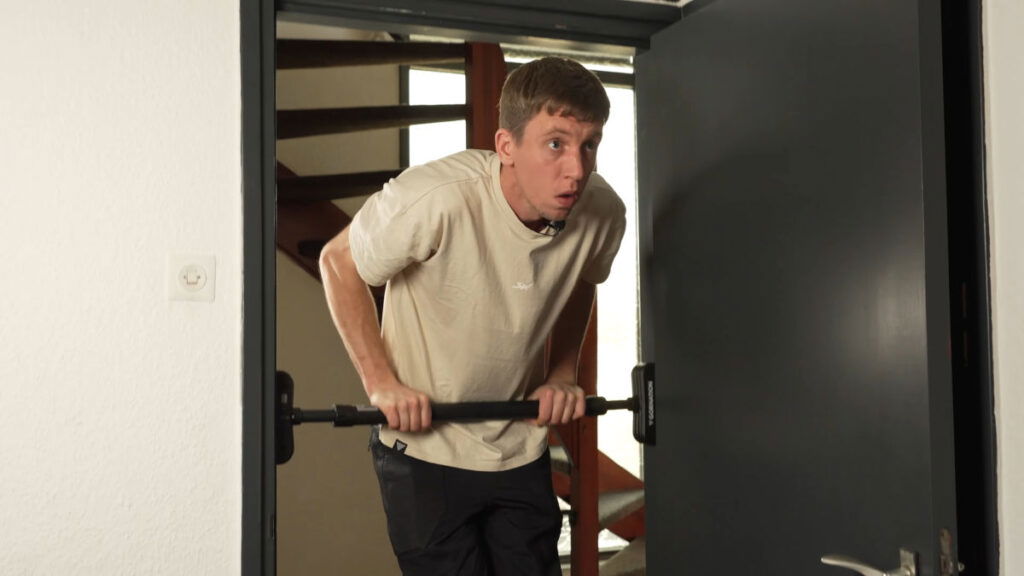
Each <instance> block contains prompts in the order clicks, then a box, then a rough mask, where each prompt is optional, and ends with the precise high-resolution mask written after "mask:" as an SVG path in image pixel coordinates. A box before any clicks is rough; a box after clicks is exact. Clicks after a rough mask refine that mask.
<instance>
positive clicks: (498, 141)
mask: <svg viewBox="0 0 1024 576" xmlns="http://www.w3.org/2000/svg"><path fill="white" fill-rule="evenodd" d="M515 147H516V141H515V138H514V137H513V136H512V133H511V132H509V131H508V130H506V129H504V128H499V129H498V131H497V132H495V133H494V150H495V151H496V152H497V153H498V159H500V160H501V163H502V164H504V165H505V166H513V165H514V164H515V161H514V158H513V156H512V153H513V152H514V151H515Z"/></svg>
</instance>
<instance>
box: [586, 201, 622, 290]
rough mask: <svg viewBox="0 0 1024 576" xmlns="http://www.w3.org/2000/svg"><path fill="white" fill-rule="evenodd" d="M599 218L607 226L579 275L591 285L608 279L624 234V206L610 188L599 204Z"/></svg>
mask: <svg viewBox="0 0 1024 576" xmlns="http://www.w3.org/2000/svg"><path fill="white" fill-rule="evenodd" d="M600 217H601V219H602V220H603V221H604V222H606V223H607V224H606V226H604V227H603V229H602V234H601V235H600V238H599V240H598V243H597V250H596V251H595V252H594V255H593V257H592V258H591V259H590V261H589V262H587V265H586V267H585V268H584V269H583V273H582V274H581V275H580V278H581V279H583V280H585V281H587V282H590V283H591V284H600V283H602V282H604V281H605V280H607V279H608V274H609V273H610V272H611V269H612V262H614V261H615V255H616V254H618V252H619V246H620V245H621V244H622V237H623V236H624V235H625V233H626V206H625V204H623V203H622V199H620V198H619V196H618V195H617V194H616V193H615V192H614V191H612V190H611V188H608V189H607V190H606V199H605V201H603V202H601V203H600Z"/></svg>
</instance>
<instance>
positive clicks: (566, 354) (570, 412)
mask: <svg viewBox="0 0 1024 576" xmlns="http://www.w3.org/2000/svg"><path fill="white" fill-rule="evenodd" d="M596 291H597V287H596V286H594V285H593V284H591V283H590V282H587V281H585V280H579V281H578V282H577V283H576V287H575V288H574V289H573V291H572V295H570V296H569V301H568V302H567V303H566V304H565V308H564V309H562V313H561V314H560V315H559V317H558V320H557V321H556V322H555V327H554V328H553V329H552V331H551V350H550V356H549V360H548V366H549V369H548V377H547V380H546V381H545V382H544V384H542V385H541V386H538V387H537V389H536V390H534V391H533V393H532V394H530V396H529V399H530V400H538V401H539V402H540V408H539V410H538V412H537V420H535V423H536V424H537V425H538V426H545V425H557V424H566V423H568V422H571V421H573V420H576V419H578V418H582V417H583V415H584V413H585V412H586V402H585V394H584V392H583V389H582V388H580V387H579V385H577V384H576V375H577V372H578V370H579V358H580V349H581V348H582V346H583V336H584V334H586V331H587V325H588V324H589V323H590V312H591V310H592V309H593V306H594V294H595V293H596Z"/></svg>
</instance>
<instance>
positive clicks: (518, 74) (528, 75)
mask: <svg viewBox="0 0 1024 576" xmlns="http://www.w3.org/2000/svg"><path fill="white" fill-rule="evenodd" d="M609 108H610V105H609V103H608V94H607V93H605V91H604V86H602V85H601V81H600V80H598V78H597V76H595V75H594V73H593V72H591V71H590V70H587V69H586V68H584V67H583V65H581V64H580V63H579V62H576V61H575V60H570V59H568V58H559V57H554V56H549V57H546V58H540V59H538V60H533V61H532V62H527V63H526V64H523V65H522V66H520V67H518V68H516V69H515V70H513V71H512V73H511V74H509V75H508V78H506V79H505V85H504V87H502V89H501V100H500V101H499V103H498V126H499V127H501V128H504V129H505V130H508V131H509V132H511V133H512V135H513V136H514V137H515V139H516V141H519V140H520V139H521V138H522V137H523V130H524V129H525V127H526V123H527V122H529V121H530V119H531V118H533V117H534V116H536V115H537V113H538V112H540V111H541V110H542V109H544V110H546V111H547V113H548V114H562V115H565V116H572V117H573V118H576V119H577V120H579V121H581V122H593V123H596V124H601V125H604V123H605V122H607V121H608V110H609Z"/></svg>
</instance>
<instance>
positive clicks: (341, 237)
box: [317, 228, 353, 282]
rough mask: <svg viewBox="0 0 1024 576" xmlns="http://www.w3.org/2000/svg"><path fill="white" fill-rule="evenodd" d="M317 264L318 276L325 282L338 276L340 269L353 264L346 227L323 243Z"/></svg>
mask: <svg viewBox="0 0 1024 576" xmlns="http://www.w3.org/2000/svg"><path fill="white" fill-rule="evenodd" d="M317 264H318V265H319V267H320V277H321V278H323V279H324V281H325V282H327V281H328V279H331V278H336V277H337V276H339V274H340V272H341V270H343V269H345V268H351V267H352V266H353V262H352V252H351V248H350V246H349V243H348V228H346V229H344V230H342V231H341V233H340V234H338V235H337V236H335V237H334V238H332V239H331V240H330V242H328V243H327V244H325V245H324V247H323V249H322V250H321V251H320V258H319V260H318V262H317Z"/></svg>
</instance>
